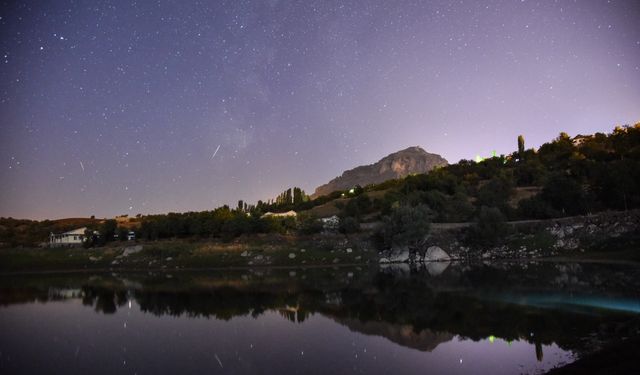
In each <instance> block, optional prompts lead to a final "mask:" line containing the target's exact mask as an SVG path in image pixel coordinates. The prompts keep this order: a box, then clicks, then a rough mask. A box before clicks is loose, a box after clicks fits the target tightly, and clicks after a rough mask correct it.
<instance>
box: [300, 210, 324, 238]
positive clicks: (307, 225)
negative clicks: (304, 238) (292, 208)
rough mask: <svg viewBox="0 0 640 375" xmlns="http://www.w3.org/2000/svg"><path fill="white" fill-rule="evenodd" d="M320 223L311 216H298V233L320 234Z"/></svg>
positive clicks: (321, 226)
mask: <svg viewBox="0 0 640 375" xmlns="http://www.w3.org/2000/svg"><path fill="white" fill-rule="evenodd" d="M322 228H323V225H322V221H320V220H319V219H318V218H317V217H315V216H312V215H305V214H300V215H298V231H299V232H300V233H302V234H314V233H320V232H322Z"/></svg>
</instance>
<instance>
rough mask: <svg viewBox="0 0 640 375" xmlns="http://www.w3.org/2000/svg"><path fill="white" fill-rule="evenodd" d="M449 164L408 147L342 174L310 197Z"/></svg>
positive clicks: (424, 171)
mask: <svg viewBox="0 0 640 375" xmlns="http://www.w3.org/2000/svg"><path fill="white" fill-rule="evenodd" d="M446 165H448V163H447V161H446V160H445V159H444V158H443V157H442V156H440V155H437V154H431V153H428V152H426V151H425V150H423V149H422V148H421V147H418V146H415V147H409V148H406V149H404V150H401V151H398V152H394V153H393V154H390V155H387V156H385V157H384V158H382V159H380V160H379V161H378V162H377V163H374V164H370V165H362V166H359V167H356V168H353V169H350V170H348V171H345V172H343V173H342V175H341V176H339V177H336V178H334V179H333V180H331V181H329V182H328V183H326V184H324V185H322V186H319V187H317V188H316V190H315V192H314V193H313V195H312V196H311V197H312V198H316V197H319V196H321V195H327V194H329V193H331V192H334V191H337V190H348V189H350V188H353V187H354V186H356V185H360V186H366V185H369V184H378V183H381V182H384V181H387V180H392V179H398V178H403V177H406V176H408V175H410V174H416V173H427V172H429V171H431V170H432V169H434V168H436V167H443V166H446Z"/></svg>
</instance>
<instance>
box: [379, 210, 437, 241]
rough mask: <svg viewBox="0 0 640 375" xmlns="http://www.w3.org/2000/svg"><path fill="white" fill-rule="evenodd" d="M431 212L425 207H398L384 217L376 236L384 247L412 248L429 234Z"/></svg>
mask: <svg viewBox="0 0 640 375" xmlns="http://www.w3.org/2000/svg"><path fill="white" fill-rule="evenodd" d="M431 216H432V214H431V210H430V209H429V207H427V206H426V205H423V204H422V205H418V206H413V207H412V206H400V207H397V208H394V209H393V210H392V211H391V215H389V216H386V217H385V218H384V220H383V225H382V227H381V229H380V231H379V233H378V234H377V236H378V238H380V240H381V241H382V244H383V245H384V247H386V248H389V247H392V246H405V245H409V246H413V245H415V244H417V243H418V242H419V241H422V240H423V239H424V237H425V236H426V235H427V234H428V233H429V228H430V224H431Z"/></svg>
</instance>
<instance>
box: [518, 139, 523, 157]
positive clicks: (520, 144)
mask: <svg viewBox="0 0 640 375" xmlns="http://www.w3.org/2000/svg"><path fill="white" fill-rule="evenodd" d="M518 155H519V156H520V157H522V156H523V155H524V137H523V136H522V135H519V136H518Z"/></svg>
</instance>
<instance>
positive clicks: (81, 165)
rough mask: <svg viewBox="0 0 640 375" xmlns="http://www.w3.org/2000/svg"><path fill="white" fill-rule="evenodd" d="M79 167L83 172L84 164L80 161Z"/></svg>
mask: <svg viewBox="0 0 640 375" xmlns="http://www.w3.org/2000/svg"><path fill="white" fill-rule="evenodd" d="M80 168H82V173H84V165H83V164H82V162H80Z"/></svg>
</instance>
